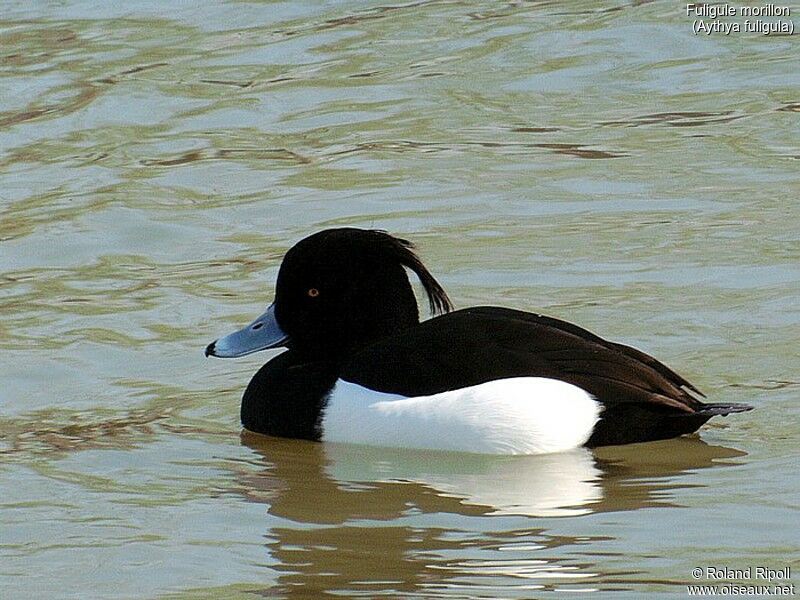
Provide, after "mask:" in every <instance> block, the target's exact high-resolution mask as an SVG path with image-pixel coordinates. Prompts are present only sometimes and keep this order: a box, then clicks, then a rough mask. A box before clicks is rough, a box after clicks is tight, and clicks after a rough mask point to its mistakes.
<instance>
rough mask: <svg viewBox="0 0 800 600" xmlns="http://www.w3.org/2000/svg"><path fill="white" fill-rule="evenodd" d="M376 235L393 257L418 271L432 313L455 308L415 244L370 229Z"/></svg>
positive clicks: (444, 311)
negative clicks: (421, 258)
mask: <svg viewBox="0 0 800 600" xmlns="http://www.w3.org/2000/svg"><path fill="white" fill-rule="evenodd" d="M370 233H371V234H372V235H374V236H375V238H376V241H377V242H378V243H379V244H380V245H381V246H382V247H383V248H384V250H385V251H386V252H387V254H389V255H390V256H391V257H392V258H394V259H395V260H397V261H398V262H399V263H400V264H401V265H403V266H404V267H406V268H408V269H411V270H412V271H414V273H416V275H417V277H418V278H419V280H420V283H422V287H423V289H424V290H425V294H426V295H427V296H428V304H429V306H430V310H431V313H432V314H434V315H435V314H442V313H446V312H450V311H451V310H453V303H452V302H451V301H450V298H449V297H448V296H447V292H445V291H444V288H442V286H441V285H440V284H439V282H438V281H436V279H435V278H434V276H433V275H431V273H430V271H428V269H427V268H426V267H425V265H423V264H422V261H421V260H420V259H419V257H418V256H417V254H416V252H414V244H412V243H411V242H409V241H408V240H404V239H402V238H397V237H394V236H393V235H389V234H388V233H387V232H385V231H382V230H378V229H373V230H371V231H370Z"/></svg>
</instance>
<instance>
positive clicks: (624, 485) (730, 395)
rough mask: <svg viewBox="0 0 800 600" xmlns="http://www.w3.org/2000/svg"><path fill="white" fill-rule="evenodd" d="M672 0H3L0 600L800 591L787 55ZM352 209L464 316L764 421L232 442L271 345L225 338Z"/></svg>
mask: <svg viewBox="0 0 800 600" xmlns="http://www.w3.org/2000/svg"><path fill="white" fill-rule="evenodd" d="M682 6H683V5H678V4H676V3H673V2H650V3H642V2H621V1H616V2H615V1H606V2H600V1H591V2H590V1H574V2H528V3H526V2H491V3H490V2H484V3H480V2H451V1H429V2H426V1H420V2H410V3H406V2H403V3H396V4H393V3H391V4H390V3H382V2H347V1H345V2H338V3H333V2H328V3H326V2H297V3H294V2H285V3H280V2H236V1H229V2H225V3H222V2H195V3H190V4H180V5H173V4H169V3H162V2H156V1H151V2H137V3H132V4H128V3H106V2H91V1H85V2H81V1H78V0H70V1H65V2H58V3H56V2H41V3H35V4H31V3H27V2H25V3H23V2H13V1H8V2H5V3H4V4H3V11H2V14H1V15H0V351H1V352H0V353H1V354H2V361H0V381H2V385H1V386H0V461H2V462H0V490H2V492H1V493H0V589H2V594H1V595H2V597H3V598H4V599H5V598H15V599H16V598H80V599H88V598H175V599H177V598H259V597H270V598H271V597H275V598H319V597H325V596H328V595H330V596H334V595H335V596H339V597H378V596H381V597H392V598H395V597H402V598H448V599H449V598H538V597H564V596H573V595H574V593H578V592H581V593H584V594H586V593H588V594H592V593H593V592H596V594H593V595H597V594H601V595H603V596H604V597H613V598H639V597H641V596H642V595H645V594H649V595H653V596H657V597H663V596H674V597H685V596H686V595H687V590H686V585H687V584H692V583H712V584H713V583H717V584H720V585H722V584H724V583H737V584H747V583H750V584H763V583H765V582H764V581H757V580H755V579H753V580H742V579H723V580H720V581H714V580H708V579H707V578H706V577H705V576H704V577H702V578H701V579H699V580H696V579H693V578H692V574H691V571H692V569H693V568H695V567H701V568H705V567H709V566H712V567H727V568H731V569H732V568H745V567H748V566H750V567H752V568H753V570H755V568H756V567H758V566H763V567H768V568H771V569H782V568H784V567H787V566H792V567H794V569H795V571H797V572H800V564H798V560H797V557H798V549H800V535H798V530H797V520H798V512H797V508H798V495H799V494H798V489H799V488H800V486H798V474H797V457H798V451H797V448H798V444H797V438H798V435H800V426H799V425H798V417H799V416H800V414H799V411H798V401H799V400H800V352H798V338H800V308H799V307H800V305H799V304H798V290H800V233H798V232H800V210H798V207H797V198H798V195H799V193H800V170H799V169H798V166H800V162H799V161H800V142H798V139H800V137H799V136H798V134H799V133H800V123H799V120H800V71H799V70H798V69H797V65H798V58H800V50H799V49H798V41H797V40H798V38H797V37H794V36H763V35H758V34H744V33H741V34H732V35H730V36H724V35H721V34H716V35H709V36H705V35H700V36H695V35H693V33H692V19H690V18H687V17H686V15H685V8H682ZM792 11H793V15H792V17H793V18H796V19H798V20H800V6H797V7H796V8H795V7H793V8H792ZM342 224H348V225H355V226H362V227H379V228H383V229H387V230H389V231H391V232H394V233H397V234H402V235H403V236H406V237H408V238H411V239H413V240H414V241H416V242H417V243H418V245H419V247H420V252H421V254H422V255H423V257H424V259H425V261H426V263H427V264H428V265H429V266H430V268H431V270H432V271H433V272H434V274H436V275H437V276H438V277H439V279H440V281H441V282H442V283H443V284H444V285H445V287H446V288H447V289H448V291H449V292H450V295H451V297H452V298H453V300H454V301H455V302H456V304H457V305H458V306H460V307H463V306H468V305H471V304H479V303H480V304H486V303H491V304H499V305H504V306H511V307H516V308H521V309H527V310H535V311H539V312H544V313H546V314H550V315H553V316H558V317H561V318H565V319H568V320H570V321H574V322H576V323H579V324H581V325H583V326H585V327H588V328H589V329H592V330H593V331H595V332H597V333H598V334H601V335H603V336H605V337H608V338H611V339H615V340H618V341H622V342H626V343H629V344H633V345H635V346H637V347H639V348H641V349H643V350H645V351H647V352H649V353H652V354H654V355H655V356H657V357H659V358H661V359H662V360H664V361H665V362H667V363H668V364H670V365H671V366H673V367H674V368H676V369H677V370H678V371H680V372H681V373H683V374H684V375H686V376H687V377H688V378H689V379H690V380H691V381H693V382H695V383H696V384H697V385H698V387H700V388H701V389H703V390H704V391H705V392H706V393H708V395H709V397H710V398H712V399H713V400H715V401H734V402H748V403H752V404H754V405H755V406H756V407H757V410H755V411H753V412H751V413H747V414H743V415H736V416H732V417H730V418H727V419H716V420H715V421H713V422H712V423H711V424H710V425H709V426H708V427H706V428H704V430H703V432H702V434H701V435H700V436H699V438H688V439H680V440H672V441H668V442H659V443H655V444H645V445H639V446H632V447H626V448H609V449H603V450H601V451H597V452H594V453H592V452H589V451H585V450H580V451H575V452H571V453H565V454H563V455H555V456H543V457H520V458H502V457H475V456H469V455H457V454H436V453H425V452H413V451H403V452H400V451H387V450H379V449H370V448H359V447H348V446H336V445H329V446H321V445H314V444H308V443H302V442H294V441H281V440H272V439H265V438H259V437H258V436H243V437H240V427H239V423H238V406H239V399H240V396H241V393H242V391H243V388H244V386H245V384H246V383H247V381H248V379H249V377H250V376H251V375H252V373H253V372H254V371H255V370H256V369H257V368H258V367H259V366H260V364H261V363H262V362H263V361H264V360H266V359H267V358H269V356H267V355H255V356H252V357H249V358H247V359H243V360H242V361H239V362H230V361H211V360H206V359H204V358H203V354H202V350H203V348H204V346H205V344H207V343H208V342H209V341H210V340H212V339H214V338H215V337H217V336H218V335H220V334H221V333H225V332H227V331H229V330H232V329H233V328H235V327H237V326H240V325H242V324H243V323H246V322H248V321H249V319H250V318H251V317H252V316H254V315H256V314H258V313H259V312H260V311H261V310H262V309H263V307H264V305H265V304H266V303H267V302H268V300H269V298H270V297H271V293H272V286H273V282H274V277H275V274H276V272H277V267H278V264H279V260H280V257H281V256H282V254H283V253H284V252H285V251H286V249H287V248H288V247H290V246H291V245H292V244H293V243H294V242H295V241H297V240H298V239H300V238H302V237H304V236H305V235H307V234H308V233H310V232H313V231H316V230H318V229H321V228H324V227H330V226H335V225H342ZM792 577H795V579H793V580H792V579H786V580H781V581H774V582H772V583H777V584H792V583H796V582H797V580H796V575H795V574H792Z"/></svg>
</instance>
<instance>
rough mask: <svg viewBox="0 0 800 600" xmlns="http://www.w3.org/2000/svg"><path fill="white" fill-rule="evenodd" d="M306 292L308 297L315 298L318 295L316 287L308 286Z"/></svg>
mask: <svg viewBox="0 0 800 600" xmlns="http://www.w3.org/2000/svg"><path fill="white" fill-rule="evenodd" d="M307 293H308V297H309V298H316V297H317V296H319V290H318V289H317V288H309V289H308V292H307Z"/></svg>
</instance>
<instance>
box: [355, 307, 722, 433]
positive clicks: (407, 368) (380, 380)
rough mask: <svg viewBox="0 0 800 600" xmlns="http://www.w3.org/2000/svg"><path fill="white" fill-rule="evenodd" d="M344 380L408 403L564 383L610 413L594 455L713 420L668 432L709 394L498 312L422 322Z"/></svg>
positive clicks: (612, 351)
mask: <svg viewBox="0 0 800 600" xmlns="http://www.w3.org/2000/svg"><path fill="white" fill-rule="evenodd" d="M340 376H341V378H342V379H344V380H347V381H350V382H353V383H357V384H359V385H362V386H364V387H367V388H370V389H373V390H376V391H381V392H390V393H395V394H402V395H404V396H420V395H430V394H436V393H439V392H444V391H450V390H454V389H459V388H464V387H467V386H472V385H477V384H481V383H485V382H488V381H492V380H496V379H504V378H510V377H547V378H551V379H558V380H561V381H566V382H568V383H571V384H573V385H576V386H578V387H580V388H582V389H583V390H585V391H587V392H589V393H590V394H591V395H592V396H594V397H595V398H596V399H597V400H598V401H599V402H600V403H601V404H603V407H604V412H603V418H601V421H600V423H598V425H597V427H596V428H595V433H594V434H593V437H592V440H590V442H589V443H590V445H603V444H611V443H629V442H631V441H644V440H646V439H658V438H661V437H671V436H674V435H679V434H680V433H686V432H689V431H693V430H694V429H696V428H697V427H699V426H700V425H701V424H702V423H703V422H705V420H707V419H708V418H709V417H708V416H704V417H702V418H697V419H692V422H691V423H690V422H689V420H687V419H679V421H680V422H677V423H676V422H664V418H665V416H667V417H668V416H681V417H683V416H686V417H691V416H692V415H693V414H694V413H695V412H696V411H697V410H698V409H700V408H701V407H703V406H704V405H703V403H702V402H700V401H699V400H698V399H697V398H696V397H702V394H701V393H700V392H699V391H698V390H697V389H696V388H695V387H694V386H692V385H691V384H690V383H689V382H688V381H686V380H685V379H684V378H682V377H681V376H679V375H678V374H676V373H675V372H673V371H672V370H671V369H669V368H668V367H666V366H665V365H663V364H662V363H660V362H658V361H657V360H656V359H654V358H652V357H651V356H648V355H647V354H645V353H643V352H641V351H639V350H636V349H634V348H630V347H628V346H624V345H621V344H615V343H612V342H608V341H606V340H603V339H602V338H600V337H598V336H596V335H594V334H592V333H590V332H588V331H586V330H585V329H582V328H580V327H577V326H576V325H572V324H570V323H566V322H564V321H560V320H558V319H553V318H550V317H545V316H542V315H536V314H532V313H527V312H522V311H516V310H511V309H505V308H498V307H477V308H470V309H465V310H460V311H456V312H452V313H449V314H446V315H443V316H441V317H437V318H434V319H431V320H429V321H425V322H423V323H421V324H420V325H418V326H416V327H413V328H411V329H408V330H406V331H404V332H402V333H400V334H398V335H395V336H392V337H390V338H387V339H384V340H382V341H380V342H377V343H375V344H373V345H371V346H368V347H367V348H364V349H362V350H361V351H360V352H358V353H356V354H355V355H354V356H352V357H351V358H350V360H349V361H347V362H346V363H345V365H344V366H343V368H342V370H341V372H340ZM672 421H675V420H674V419H673V420H672ZM694 421H697V422H696V423H695V422H694ZM684 429H685V431H684Z"/></svg>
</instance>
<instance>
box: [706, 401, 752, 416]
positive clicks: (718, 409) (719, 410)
mask: <svg viewBox="0 0 800 600" xmlns="http://www.w3.org/2000/svg"><path fill="white" fill-rule="evenodd" d="M748 410H753V407H752V406H750V405H749V404H738V403H735V402H720V403H717V404H704V405H703V406H701V407H700V408H698V409H697V410H696V411H695V412H694V413H692V416H696V415H699V416H704V417H713V416H716V415H722V416H725V415H729V414H731V413H740V412H747V411H748Z"/></svg>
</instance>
